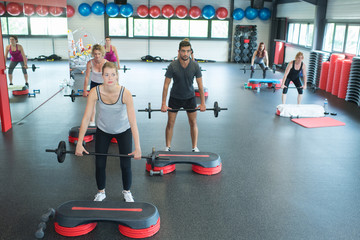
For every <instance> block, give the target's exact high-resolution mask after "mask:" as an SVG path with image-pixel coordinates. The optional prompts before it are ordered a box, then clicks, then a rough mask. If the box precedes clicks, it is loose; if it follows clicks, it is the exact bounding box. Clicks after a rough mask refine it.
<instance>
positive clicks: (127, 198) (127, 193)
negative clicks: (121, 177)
mask: <svg viewBox="0 0 360 240" xmlns="http://www.w3.org/2000/svg"><path fill="white" fill-rule="evenodd" d="M122 193H123V194H124V200H125V202H134V198H133V196H132V194H131V192H130V191H125V190H123V191H122Z"/></svg>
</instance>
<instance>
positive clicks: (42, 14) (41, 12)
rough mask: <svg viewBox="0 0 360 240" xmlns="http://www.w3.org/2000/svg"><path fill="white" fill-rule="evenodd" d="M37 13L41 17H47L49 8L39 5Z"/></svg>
mask: <svg viewBox="0 0 360 240" xmlns="http://www.w3.org/2000/svg"><path fill="white" fill-rule="evenodd" d="M36 13H37V14H38V15H39V16H40V17H45V16H47V15H48V14H49V8H48V7H47V6H42V5H38V6H36Z"/></svg>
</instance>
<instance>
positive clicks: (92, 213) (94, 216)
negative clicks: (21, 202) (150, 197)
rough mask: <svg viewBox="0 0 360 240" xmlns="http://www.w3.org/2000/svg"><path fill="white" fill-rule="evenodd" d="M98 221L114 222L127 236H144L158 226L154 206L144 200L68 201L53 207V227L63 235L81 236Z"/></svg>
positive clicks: (157, 229)
mask: <svg viewBox="0 0 360 240" xmlns="http://www.w3.org/2000/svg"><path fill="white" fill-rule="evenodd" d="M97 222H116V223H118V224H119V231H120V233H121V234H123V235H124V236H126V237H129V238H147V237H151V236H153V235H155V234H156V233H157V232H158V231H159V230H160V215H159V212H158V210H157V208H156V207H155V206H154V205H152V204H150V203H144V202H115V201H102V202H95V201H69V202H66V203H64V204H62V205H61V206H59V207H58V209H57V210H56V211H55V231H56V232H57V233H58V234H60V235H62V236H66V237H76V236H82V235H85V234H88V233H90V232H91V231H92V230H94V229H95V227H96V225H97Z"/></svg>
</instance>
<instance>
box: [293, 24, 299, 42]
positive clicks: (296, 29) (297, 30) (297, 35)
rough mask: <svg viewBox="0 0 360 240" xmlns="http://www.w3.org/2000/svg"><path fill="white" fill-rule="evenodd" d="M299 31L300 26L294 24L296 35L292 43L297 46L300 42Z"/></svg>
mask: <svg viewBox="0 0 360 240" xmlns="http://www.w3.org/2000/svg"><path fill="white" fill-rule="evenodd" d="M299 30H300V24H298V23H296V24H294V35H293V39H292V43H295V44H297V43H298V42H299Z"/></svg>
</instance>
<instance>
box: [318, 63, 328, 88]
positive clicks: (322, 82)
mask: <svg viewBox="0 0 360 240" xmlns="http://www.w3.org/2000/svg"><path fill="white" fill-rule="evenodd" d="M329 68H330V62H323V63H322V66H321V73H320V82H319V88H320V89H321V90H325V89H326V83H327V79H328V75H329Z"/></svg>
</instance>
